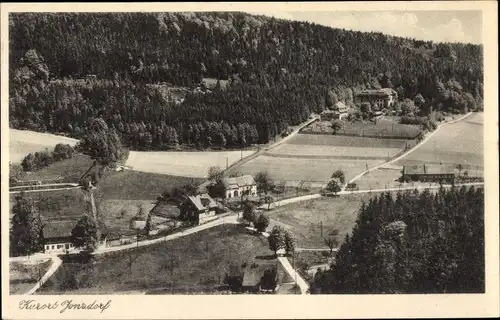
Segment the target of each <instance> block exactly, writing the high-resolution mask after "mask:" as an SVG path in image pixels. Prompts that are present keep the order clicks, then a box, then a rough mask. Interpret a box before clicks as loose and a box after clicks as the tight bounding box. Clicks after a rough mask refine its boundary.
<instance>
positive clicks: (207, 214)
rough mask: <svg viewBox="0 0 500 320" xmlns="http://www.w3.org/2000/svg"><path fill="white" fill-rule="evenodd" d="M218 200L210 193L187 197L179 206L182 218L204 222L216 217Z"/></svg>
mask: <svg viewBox="0 0 500 320" xmlns="http://www.w3.org/2000/svg"><path fill="white" fill-rule="evenodd" d="M217 208H218V205H217V202H216V201H215V200H214V199H212V197H210V196H209V195H208V194H206V193H204V194H201V195H195V196H189V197H187V198H186V199H185V200H184V201H183V202H182V203H181V204H180V206H179V209H180V219H182V220H187V221H192V222H195V223H197V224H202V223H205V222H207V221H210V220H214V219H216V217H215V213H216V210H217Z"/></svg>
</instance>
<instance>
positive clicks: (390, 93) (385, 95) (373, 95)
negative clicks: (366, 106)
mask: <svg viewBox="0 0 500 320" xmlns="http://www.w3.org/2000/svg"><path fill="white" fill-rule="evenodd" d="M356 99H357V101H356V103H358V104H360V103H363V102H369V103H370V104H371V105H372V106H374V107H375V109H379V110H380V109H383V108H389V107H391V106H392V105H393V104H394V103H395V102H396V101H397V99H398V94H397V92H396V91H395V90H394V89H391V88H383V89H377V90H374V89H366V90H363V91H361V92H360V93H358V94H357V95H356Z"/></svg>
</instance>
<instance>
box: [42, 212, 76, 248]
mask: <svg viewBox="0 0 500 320" xmlns="http://www.w3.org/2000/svg"><path fill="white" fill-rule="evenodd" d="M74 227H75V221H73V220H69V221H68V220H66V221H52V222H50V223H46V224H45V225H44V226H43V238H44V241H45V242H44V252H45V253H48V254H63V253H65V252H68V251H70V250H74V249H75V247H74V245H73V243H72V242H71V230H73V228H74Z"/></svg>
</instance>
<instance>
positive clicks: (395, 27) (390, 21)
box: [250, 10, 483, 44]
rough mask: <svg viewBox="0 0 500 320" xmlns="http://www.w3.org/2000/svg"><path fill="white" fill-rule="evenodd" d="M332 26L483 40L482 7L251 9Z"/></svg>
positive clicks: (421, 37)
mask: <svg viewBox="0 0 500 320" xmlns="http://www.w3.org/2000/svg"><path fill="white" fill-rule="evenodd" d="M250 13H253V14H262V15H266V16H274V17H276V18H281V19H287V20H298V21H307V22H312V23H316V24H321V25H324V26H328V27H333V28H343V29H348V30H356V31H364V32H370V31H374V32H382V33H385V34H390V35H394V36H400V37H407V38H415V39H419V40H430V41H436V42H462V43H473V44H482V43H483V39H482V13H481V11H479V10H478V11H463V10H461V11H458V10H457V11H350V12H349V11H302V12H299V11H286V12H285V11H280V12H250Z"/></svg>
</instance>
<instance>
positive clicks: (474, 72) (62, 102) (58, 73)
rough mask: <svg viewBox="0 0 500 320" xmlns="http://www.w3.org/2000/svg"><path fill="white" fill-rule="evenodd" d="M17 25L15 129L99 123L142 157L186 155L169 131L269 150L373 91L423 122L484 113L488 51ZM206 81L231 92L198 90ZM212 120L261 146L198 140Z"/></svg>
mask: <svg viewBox="0 0 500 320" xmlns="http://www.w3.org/2000/svg"><path fill="white" fill-rule="evenodd" d="M9 22H10V42H9V44H10V50H9V54H10V63H11V64H10V82H11V84H10V86H9V87H10V100H9V106H10V112H9V114H10V119H9V120H10V123H11V126H12V127H15V128H25V129H30V130H37V131H50V132H62V133H66V134H69V135H72V136H75V137H78V135H80V134H81V132H83V131H84V130H85V123H86V121H87V120H88V119H90V118H97V117H101V118H102V119H104V120H105V122H106V123H107V124H108V125H109V126H111V125H113V126H115V128H116V129H117V130H118V131H119V132H120V133H121V135H122V138H123V141H124V142H125V141H126V143H127V144H130V146H132V147H133V148H136V147H138V146H139V145H143V144H146V145H148V143H149V142H150V141H152V139H153V138H154V137H155V136H156V137H157V139H158V137H159V136H161V137H162V138H161V141H160V140H157V141H155V142H151V146H148V148H149V149H152V148H158V149H162V150H163V149H169V148H171V147H172V146H175V142H176V141H175V134H174V133H173V130H172V129H170V128H173V129H175V132H176V135H177V140H178V141H177V142H178V144H179V145H190V144H192V145H193V146H196V145H197V147H201V148H206V147H209V146H210V144H213V145H215V146H217V147H226V148H235V147H241V146H242V143H243V144H244V145H245V144H246V145H248V144H251V143H252V141H254V140H256V141H258V142H259V143H264V142H268V141H269V140H270V139H272V138H273V137H274V136H275V135H277V134H280V133H281V131H283V130H284V129H285V128H286V127H287V126H288V125H296V124H298V123H300V122H302V121H304V120H305V119H307V117H308V116H309V114H310V113H312V112H320V111H322V110H324V109H325V108H327V107H332V106H333V105H334V104H335V103H336V102H337V101H344V102H345V103H346V104H348V105H351V106H353V105H354V97H355V95H356V93H358V92H360V91H361V90H363V89H365V88H380V87H389V88H394V89H395V90H396V91H397V92H398V97H399V98H400V99H401V101H403V100H404V99H409V100H410V101H415V103H416V104H418V105H419V109H420V110H422V112H423V113H424V114H425V111H427V110H428V109H429V108H430V107H432V108H434V110H443V111H447V112H463V111H464V110H465V107H467V108H468V109H469V110H470V109H474V108H480V107H482V99H483V83H482V78H483V66H482V60H483V57H482V54H483V48H482V46H478V45H471V44H450V43H433V42H429V41H417V40H413V39H405V38H398V37H392V36H386V35H383V34H380V33H362V32H354V31H347V30H340V29H332V28H328V27H324V26H320V25H315V24H310V23H306V22H296V21H284V20H278V19H274V18H268V17H262V16H252V15H249V14H245V13H238V12H223V13H214V12H200V13H78V14H74V13H57V14H54V13H19V14H12V15H10V20H9ZM305 66H307V67H305ZM89 75H90V76H89ZM206 77H210V78H216V79H221V80H229V83H230V85H229V86H228V87H227V88H226V89H224V90H221V88H220V86H218V88H216V89H215V90H214V91H213V92H210V93H207V94H196V93H194V92H192V91H193V90H192V89H193V88H194V87H195V86H196V85H197V84H198V83H199V82H200V80H201V79H203V78H206ZM159 83H166V85H165V86H167V87H187V88H189V91H191V92H190V93H188V94H187V96H186V97H185V99H184V101H182V102H180V103H179V102H178V101H177V102H176V101H174V100H175V99H172V97H171V95H170V93H168V90H165V88H164V87H165V86H164V87H163V88H162V86H159V87H153V86H151V85H150V84H159ZM205 121H206V122H209V123H211V124H212V125H213V126H216V124H220V125H221V126H224V123H226V124H227V125H228V126H229V127H231V130H233V127H236V128H238V126H240V125H245V126H248V127H250V128H252V129H251V130H252V134H251V135H250V134H249V133H248V132H247V134H246V135H245V138H246V137H249V136H251V138H249V139H247V140H245V139H242V138H241V137H240V133H238V134H237V135H236V136H237V137H235V134H234V132H233V133H229V130H227V128H226V130H223V129H220V130H217V129H214V131H219V133H217V132H215V133H213V134H211V135H210V139H209V140H211V141H206V140H207V139H206V138H205V137H203V138H202V137H201V134H200V137H199V138H197V133H196V132H197V130H196V129H194V128H193V129H191V130H192V132H191V133H189V130H190V129H189V126H194V125H195V124H196V125H197V126H198V127H199V126H200V124H201V125H202V127H203V129H204V130H206V129H207V127H208V126H207V124H206V123H205ZM162 122H164V125H163V124H162ZM141 123H144V125H145V126H148V125H150V126H151V127H153V126H156V127H157V128H158V127H161V128H162V134H160V135H158V132H157V131H155V129H154V128H146V130H144V131H145V132H144V133H142V132H140V131H142V130H143V129H144V128H137V129H136V128H131V127H136V126H138V127H142V124H141ZM127 127H128V129H127ZM166 127H170V128H168V129H166ZM121 128H123V130H121ZM199 129H200V128H199ZM200 130H201V129H200ZM220 131H222V132H224V139H226V143H225V145H224V139H222V134H221V133H220ZM165 132H167V133H165ZM141 133H142V135H141V136H140V137H139V135H140V134H141ZM255 133H256V134H255ZM190 134H191V136H190ZM149 135H151V137H150V136H149ZM165 135H166V136H167V137H165ZM165 140H166V141H165ZM243 140H244V141H243ZM214 141H215V142H214Z"/></svg>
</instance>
